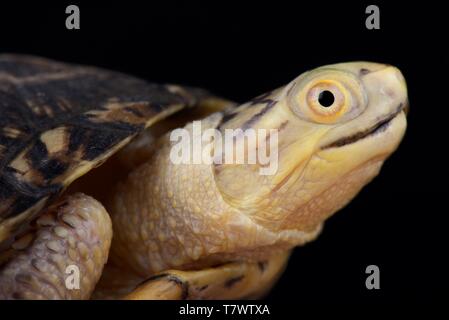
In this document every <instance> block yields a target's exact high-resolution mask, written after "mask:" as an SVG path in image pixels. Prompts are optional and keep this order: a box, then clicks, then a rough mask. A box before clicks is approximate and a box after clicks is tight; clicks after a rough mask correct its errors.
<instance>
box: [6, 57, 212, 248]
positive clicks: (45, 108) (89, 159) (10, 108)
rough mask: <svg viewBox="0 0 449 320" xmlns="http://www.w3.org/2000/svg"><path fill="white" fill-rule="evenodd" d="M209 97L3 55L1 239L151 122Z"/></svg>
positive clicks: (97, 71) (104, 72) (99, 71)
mask: <svg viewBox="0 0 449 320" xmlns="http://www.w3.org/2000/svg"><path fill="white" fill-rule="evenodd" d="M209 97H211V96H210V95H209V94H208V93H207V92H205V91H203V90H201V89H194V88H181V87H178V86H172V85H157V84H150V83H147V82H145V81H143V80H140V79H137V78H134V77H131V76H128V75H125V74H121V73H118V72H112V71H107V70H102V69H99V68H94V67H85V66H77V65H69V64H64V63H59V62H55V61H52V60H48V59H44V58H38V57H32V56H25V55H0V244H1V243H2V242H4V241H5V240H7V239H8V238H10V237H11V236H13V235H14V234H16V233H17V232H18V231H19V229H20V227H21V226H23V225H24V224H25V223H26V222H27V221H29V220H31V219H32V218H34V217H35V216H36V214H38V213H39V210H40V209H41V208H42V207H44V206H45V205H46V204H47V203H48V201H49V200H51V199H53V198H54V197H55V196H56V195H58V194H59V193H60V192H61V191H62V190H63V189H64V188H65V187H66V186H67V185H68V184H70V183H71V182H72V181H73V180H74V179H76V178H78V177H79V176H81V175H82V174H84V173H86V172H87V171H89V170H90V169H92V168H93V167H95V166H97V165H99V164H100V163H102V162H103V161H104V160H106V159H107V158H108V157H109V156H110V155H112V154H113V153H114V152H115V151H117V150H118V149H119V148H120V147H122V146H123V145H125V144H126V143H127V142H128V141H129V140H130V139H131V138H132V137H133V136H135V135H136V134H137V133H139V132H140V131H142V130H143V129H144V128H145V127H147V126H149V125H151V124H153V123H154V122H155V121H157V120H159V119H162V118H163V117H165V116H168V115H169V114H171V113H174V112H176V111H178V110H180V109H182V108H183V107H186V106H194V105H196V104H198V103H199V102H201V101H202V100H205V99H207V98H209Z"/></svg>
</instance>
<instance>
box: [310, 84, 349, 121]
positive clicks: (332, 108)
mask: <svg viewBox="0 0 449 320" xmlns="http://www.w3.org/2000/svg"><path fill="white" fill-rule="evenodd" d="M306 101H307V106H308V107H309V109H310V111H311V115H312V117H313V118H314V120H316V121H318V122H322V123H329V122H334V121H335V120H337V119H338V118H339V117H340V116H341V115H342V114H344V113H345V111H346V107H347V104H348V103H347V97H346V94H345V88H343V87H342V86H341V85H339V84H338V83H337V82H335V81H320V82H318V83H317V84H315V85H313V86H312V87H311V88H310V89H309V91H308V92H307V95H306Z"/></svg>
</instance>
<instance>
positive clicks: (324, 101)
mask: <svg viewBox="0 0 449 320" xmlns="http://www.w3.org/2000/svg"><path fill="white" fill-rule="evenodd" d="M334 100H335V98H334V94H333V93H332V92H330V91H328V90H324V91H323V92H321V93H320V95H319V96H318V102H319V103H320V104H321V105H322V106H323V107H326V108H327V107H330V106H331V105H332V104H333V103H334Z"/></svg>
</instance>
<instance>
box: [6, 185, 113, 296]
mask: <svg viewBox="0 0 449 320" xmlns="http://www.w3.org/2000/svg"><path fill="white" fill-rule="evenodd" d="M35 224H36V225H35V228H34V229H35V231H34V232H29V233H27V234H26V235H25V236H23V237H22V238H21V239H20V240H18V241H16V243H15V244H13V245H12V248H13V250H12V251H13V252H10V254H11V256H12V257H10V258H11V259H10V261H9V262H7V263H6V264H5V265H4V266H2V269H1V271H0V284H1V285H0V299H88V298H89V297H90V296H91V294H92V291H93V289H94V287H95V285H96V283H97V281H98V279H99V278H100V275H101V273H102V271H103V266H104V264H105V263H106V261H107V259H108V252H109V247H110V243H111V238H112V228H111V221H110V219H109V215H108V213H107V212H106V210H105V209H104V207H103V206H102V205H101V204H100V203H99V202H98V201H96V200H94V199H93V198H91V197H88V196H85V195H83V194H75V195H73V196H70V197H67V198H66V199H63V200H61V202H59V203H57V204H55V205H53V206H51V207H50V208H48V209H47V212H46V213H44V214H43V215H42V216H41V217H40V218H39V219H37V221H36V222H35ZM71 265H74V266H77V267H78V269H79V272H80V277H79V279H80V287H79V289H72V290H69V289H68V288H67V286H66V280H67V279H68V277H69V275H70V274H72V272H73V271H70V270H71V269H67V267H69V266H71ZM67 270H69V271H70V273H66V271H67ZM69 280H70V279H69Z"/></svg>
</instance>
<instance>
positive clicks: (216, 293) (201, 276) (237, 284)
mask: <svg viewBox="0 0 449 320" xmlns="http://www.w3.org/2000/svg"><path fill="white" fill-rule="evenodd" d="M289 256H290V251H288V252H282V253H279V254H277V255H275V256H272V257H271V258H270V259H267V260H263V261H258V262H232V263H227V264H223V265H220V266H217V267H213V268H207V269H203V270H194V271H179V270H168V271H166V272H162V273H160V274H157V275H155V276H153V277H151V278H150V279H148V280H146V281H145V282H143V283H142V284H140V285H139V286H137V288H136V289H135V290H133V291H132V292H131V293H129V294H128V295H126V296H125V297H123V298H124V299H127V300H163V299H171V300H186V299H189V300H190V299H192V300H193V299H244V298H247V299H254V298H260V297H262V296H263V295H264V294H265V293H266V292H267V291H268V290H269V289H270V288H271V287H272V285H273V284H274V283H275V282H276V280H277V279H278V277H279V276H280V275H281V274H282V271H283V270H284V268H285V266H286V264H287V261H288V258H289Z"/></svg>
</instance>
